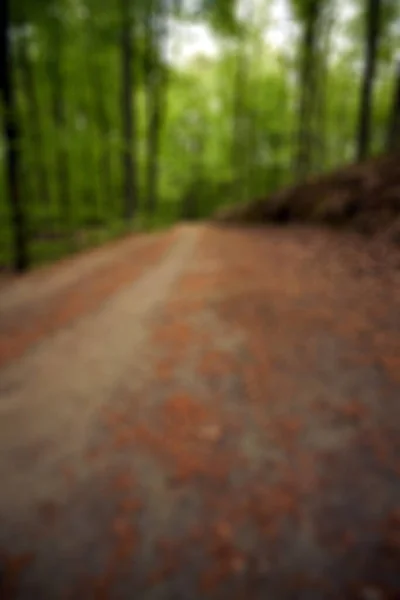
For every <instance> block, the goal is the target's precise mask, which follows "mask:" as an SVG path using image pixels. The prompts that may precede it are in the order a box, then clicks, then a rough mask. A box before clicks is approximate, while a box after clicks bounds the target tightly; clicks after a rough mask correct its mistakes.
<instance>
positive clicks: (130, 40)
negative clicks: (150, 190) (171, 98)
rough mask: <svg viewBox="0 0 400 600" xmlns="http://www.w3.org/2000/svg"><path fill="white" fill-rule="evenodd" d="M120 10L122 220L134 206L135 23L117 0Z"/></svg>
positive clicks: (129, 10)
mask: <svg viewBox="0 0 400 600" xmlns="http://www.w3.org/2000/svg"><path fill="white" fill-rule="evenodd" d="M120 10H121V25H120V27H121V114H122V144H123V146H122V155H121V159H122V172H123V182H124V183H123V198H124V217H125V219H126V220H127V221H129V220H131V219H132V217H133V216H134V214H135V211H136V209H137V205H138V186H137V157H136V131H137V124H136V97H135V98H134V100H133V97H134V94H135V91H136V89H135V86H136V83H137V80H136V78H134V72H133V69H134V65H135V58H136V56H135V50H136V45H135V42H136V38H135V34H136V27H135V25H136V23H135V19H134V15H133V10H132V6H131V3H130V2H129V1H128V0H120Z"/></svg>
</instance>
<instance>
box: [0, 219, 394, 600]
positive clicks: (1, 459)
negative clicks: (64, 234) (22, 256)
mask: <svg viewBox="0 0 400 600" xmlns="http://www.w3.org/2000/svg"><path fill="white" fill-rule="evenodd" d="M126 243H128V244H129V246H126V249H128V247H129V252H127V253H126V255H125V254H124V252H123V251H122V252H121V254H119V253H116V254H115V255H114V256H113V258H112V259H110V261H109V262H107V265H106V266H104V267H98V268H93V269H91V270H90V269H88V270H87V271H86V272H85V275H84V276H82V277H77V280H75V279H74V278H72V279H69V280H68V281H66V280H65V279H64V282H63V281H62V280H63V277H64V275H63V270H62V269H59V270H57V269H54V268H53V269H51V270H49V271H47V275H46V270H44V271H42V275H41V276H42V278H43V285H48V289H49V290H50V289H51V290H53V291H52V292H51V293H50V292H49V293H48V294H42V295H40V298H39V294H38V295H37V296H36V294H35V292H34V290H33V288H32V294H31V295H29V294H27V293H26V289H27V288H26V287H25V291H24V292H23V293H22V292H21V296H20V297H19V296H18V293H17V292H15V291H14V292H13V293H14V294H15V296H14V297H15V299H16V301H15V308H13V306H12V305H9V306H8V307H3V310H2V312H1V313H0V323H3V325H2V329H0V348H6V347H7V344H9V343H10V342H11V341H12V339H14V338H15V339H18V340H19V341H18V344H17V345H16V346H15V347H18V352H17V351H16V350H14V351H13V353H10V352H9V353H7V352H6V351H4V350H3V354H2V357H3V358H2V366H1V367H0V394H1V403H0V479H1V482H2V492H1V494H0V549H2V551H1V553H0V557H1V567H2V572H1V575H2V577H1V583H0V585H1V586H2V593H3V595H2V596H1V597H2V598H3V597H4V598H18V599H25V598H26V599H31V598H39V599H42V598H43V599H47V598H48V599H53V598H57V599H58V598H60V599H61V598H62V599H64V598H65V599H67V598H74V599H75V598H85V599H86V598H88V599H91V598H93V599H95V598H96V599H97V598H101V599H106V598H112V599H114V598H115V599H116V598H127V599H131V598H145V599H147V598H149V599H150V598H151V599H153V598H156V599H158V598H160V599H161V598H168V599H170V598H171V599H172V598H174V599H176V598H193V599H197V598H221V599H222V598H231V597H232V598H237V599H239V598H246V599H249V598H255V599H258V598H260V599H261V598H262V599H264V598H272V599H274V598H277V599H292V598H293V599H297V598H301V599H303V598H304V599H307V600H308V599H319V598H321V599H324V598H328V599H330V598H332V599H333V598H359V599H369V598H374V599H387V598H391V599H395V598H400V576H399V573H400V404H399V398H400V376H399V374H400V335H399V334H400V311H399V301H398V297H399V290H400V272H399V269H398V260H399V256H398V254H396V250H395V249H394V248H393V247H392V246H390V245H386V244H385V243H384V242H383V241H382V242H380V243H379V244H377V243H375V242H374V243H372V242H369V241H367V240H365V239H363V238H361V237H359V236H357V235H355V234H351V233H343V232H342V233H339V232H328V231H325V230H317V229H307V228H301V227H291V228H287V229H278V228H260V229H245V228H229V229H224V228H218V227H213V226H207V225H204V226H200V227H180V228H178V229H176V230H174V231H173V232H171V233H168V234H162V235H156V236H151V237H149V239H148V240H146V241H145V242H143V243H142V241H140V242H139V241H134V240H132V241H130V242H126ZM121 249H123V246H121ZM106 251H107V249H105V250H104V252H106ZM82 260H85V257H82ZM76 269H77V271H79V269H80V265H79V259H78V260H77V263H76ZM27 281H28V280H27ZM46 282H47V283H46ZM22 283H23V282H21V285H22ZM20 289H24V288H23V287H22V288H20ZM10 293H11V289H10ZM87 298H90V301H89V300H87ZM60 306H62V307H64V308H62V309H61V308H57V307H60ZM67 309H68V310H67ZM57 310H59V312H57ZM60 314H61V315H62V316H60ZM65 314H67V316H65ZM48 315H53V316H52V317H51V318H50V317H48ZM54 315H58V316H57V318H56V316H54ZM8 316H11V317H12V319H11V322H12V323H13V329H12V330H10V329H7V327H6V323H7V317H8ZM47 319H50V322H51V324H52V326H51V327H50V326H49V325H48V322H49V321H48V320H47ZM34 327H36V329H35V331H36V336H35V337H33V336H32V333H31V331H32V328H34ZM10 332H11V333H10ZM50 334H51V335H50Z"/></svg>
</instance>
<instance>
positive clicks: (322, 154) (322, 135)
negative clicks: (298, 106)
mask: <svg viewBox="0 0 400 600" xmlns="http://www.w3.org/2000/svg"><path fill="white" fill-rule="evenodd" d="M332 27H333V18H332V16H331V15H330V14H328V15H327V16H326V20H325V22H324V27H323V30H322V32H321V34H322V35H321V38H322V40H323V43H322V48H321V49H320V51H319V57H320V58H319V69H318V82H317V85H316V87H317V89H316V96H317V98H316V115H315V116H316V119H315V131H316V133H317V136H318V144H316V146H315V148H314V160H313V163H314V165H315V166H316V171H317V172H321V171H322V172H323V171H325V168H326V165H327V162H328V161H327V143H326V142H327V120H328V101H327V89H328V85H329V56H330V51H331V42H332V39H331V38H332V36H331V34H332Z"/></svg>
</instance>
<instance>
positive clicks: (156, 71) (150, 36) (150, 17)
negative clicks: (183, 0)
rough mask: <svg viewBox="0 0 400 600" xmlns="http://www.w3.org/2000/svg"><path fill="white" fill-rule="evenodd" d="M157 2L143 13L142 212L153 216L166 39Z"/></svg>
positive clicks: (163, 101)
mask: <svg viewBox="0 0 400 600" xmlns="http://www.w3.org/2000/svg"><path fill="white" fill-rule="evenodd" d="M159 4H160V3H159V2H157V0H156V2H154V1H153V2H150V1H149V4H148V7H147V10H146V32H145V40H146V42H145V45H146V48H145V69H144V70H145V74H146V108H147V163H146V210H147V212H148V214H150V215H151V214H154V212H155V210H156V208H157V204H158V185H159V167H160V141H161V128H162V123H163V117H164V114H165V96H166V89H167V81H166V67H165V66H164V65H163V64H162V55H163V48H164V43H165V41H166V38H167V31H166V15H165V14H164V12H163V11H161V8H160V6H159Z"/></svg>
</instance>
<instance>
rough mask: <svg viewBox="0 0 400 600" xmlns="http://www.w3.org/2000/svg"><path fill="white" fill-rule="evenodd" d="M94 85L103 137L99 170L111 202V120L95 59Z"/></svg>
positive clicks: (98, 119) (104, 188)
mask: <svg viewBox="0 0 400 600" xmlns="http://www.w3.org/2000/svg"><path fill="white" fill-rule="evenodd" d="M91 72H92V77H93V83H92V92H93V95H94V98H93V101H94V106H95V114H96V121H97V128H98V130H99V132H100V135H101V152H100V156H99V170H100V174H101V180H102V187H103V190H104V197H105V200H106V202H111V198H112V162H111V152H110V131H111V126H110V119H109V116H108V114H107V107H106V104H105V98H106V89H105V86H104V79H103V73H102V70H101V67H100V65H99V63H98V62H96V59H94V64H93V68H92V69H91Z"/></svg>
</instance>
